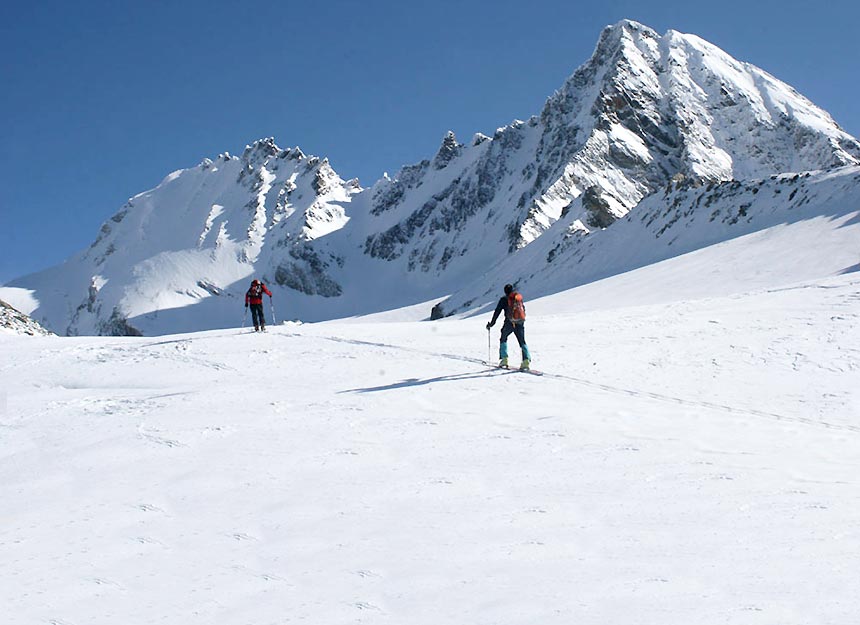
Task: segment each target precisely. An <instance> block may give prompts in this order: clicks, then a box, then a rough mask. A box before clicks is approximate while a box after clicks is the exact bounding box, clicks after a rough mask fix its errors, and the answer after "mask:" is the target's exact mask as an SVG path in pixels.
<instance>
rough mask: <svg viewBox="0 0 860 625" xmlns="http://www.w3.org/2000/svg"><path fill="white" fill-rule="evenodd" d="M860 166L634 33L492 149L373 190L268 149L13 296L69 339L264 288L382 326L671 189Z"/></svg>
mask: <svg viewBox="0 0 860 625" xmlns="http://www.w3.org/2000/svg"><path fill="white" fill-rule="evenodd" d="M858 162H860V143H858V142H857V140H855V139H854V138H853V137H851V136H849V135H847V134H846V133H844V132H843V131H842V130H841V129H840V128H839V127H838V126H837V125H836V123H835V122H834V121H833V120H832V119H831V118H830V116H829V115H828V114H827V113H826V112H824V111H822V110H821V109H819V108H817V107H816V106H815V105H813V104H812V103H811V102H809V101H808V100H807V99H805V98H804V97H803V96H801V95H800V94H798V93H797V92H796V91H795V90H794V89H792V88H791V87H789V86H788V85H785V84H784V83H781V82H780V81H778V80H777V79H775V78H773V77H772V76H770V75H769V74H767V73H766V72H764V71H762V70H760V69H758V68H756V67H754V66H752V65H749V64H747V63H742V62H739V61H737V60H735V59H733V58H731V57H730V56H729V55H727V54H726V53H725V52H723V51H721V50H720V49H719V48H717V47H715V46H713V45H711V44H709V43H707V42H705V41H703V40H701V39H699V38H698V37H695V36H693V35H685V34H681V33H678V32H674V31H669V32H668V33H666V34H665V35H659V34H658V33H656V32H655V31H653V30H651V29H650V28H647V27H646V26H643V25H641V24H638V23H636V22H631V21H622V22H619V23H618V24H616V25H614V26H610V27H607V28H606V29H605V30H604V31H603V32H602V34H601V35H600V39H599V41H598V44H597V47H596V49H595V51H594V54H593V55H592V57H591V58H590V59H589V60H588V61H587V62H586V63H585V64H584V65H582V66H581V67H580V68H579V69H578V70H576V72H575V73H574V74H573V75H572V76H571V77H570V78H569V79H568V80H567V81H566V82H565V83H564V85H562V87H561V88H560V89H559V90H558V91H557V92H556V93H555V94H553V95H552V96H551V97H550V98H548V99H547V101H546V104H545V106H544V108H543V110H542V111H541V112H540V114H538V115H535V116H533V117H531V118H529V119H528V120H526V121H515V122H514V123H512V124H510V125H509V126H506V127H504V128H500V129H498V130H497V131H496V132H495V133H493V135H492V136H486V135H483V134H480V133H479V134H476V135H475V136H474V137H473V138H472V139H471V140H468V141H465V142H460V141H459V140H458V139H457V138H456V137H455V136H454V135H453V133H448V134H447V135H446V136H445V137H444V138H443V139H442V142H441V145H440V147H439V149H438V151H437V153H436V154H435V155H434V156H432V157H431V158H428V159H427V160H425V161H422V162H420V163H417V164H414V165H408V166H405V167H403V168H402V169H401V170H400V171H399V172H398V173H397V174H396V175H395V176H394V177H392V178H389V177H387V176H386V177H384V178H383V179H381V180H379V181H378V182H376V183H375V184H374V185H373V186H372V187H371V188H369V189H366V190H362V189H361V188H360V186H359V185H358V182H357V181H354V180H353V181H344V180H343V179H341V178H340V176H339V175H338V174H337V173H336V172H334V170H333V169H332V168H331V166H330V165H329V163H328V161H327V160H326V159H319V158H317V157H309V156H306V155H304V154H303V153H302V152H301V150H299V149H298V148H294V149H287V150H283V149H281V148H279V147H278V146H277V145H276V144H275V143H274V141H273V140H272V139H264V140H261V141H257V142H255V143H254V144H253V145H251V146H248V148H247V149H246V150H245V152H244V153H243V154H242V156H241V157H238V158H237V157H232V156H229V155H222V156H220V157H218V158H217V159H215V160H213V161H210V160H208V159H207V160H205V161H204V162H203V163H201V164H200V165H198V166H197V167H195V168H192V169H188V170H183V171H180V172H176V173H174V174H171V175H170V176H168V177H167V178H166V179H165V181H164V182H162V184H161V185H159V186H158V187H157V188H156V189H153V190H152V191H149V192H146V193H143V194H140V195H138V196H136V197H134V198H132V199H131V200H130V201H129V202H128V204H127V205H126V206H125V207H123V208H122V210H120V211H119V212H118V213H117V214H116V215H114V216H113V217H112V218H111V219H109V220H108V221H107V222H106V223H105V225H104V226H103V227H102V230H101V232H100V234H99V236H98V238H97V240H96V241H95V243H94V244H93V245H92V247H91V248H90V249H89V250H86V251H85V252H82V253H81V254H79V255H78V256H76V257H74V258H72V259H70V260H69V261H68V262H67V263H66V264H65V265H63V266H62V267H60V268H56V269H53V270H48V271H46V272H42V273H41V274H37V275H35V276H28V277H26V278H24V279H21V280H19V281H16V282H15V283H13V284H17V285H19V286H26V287H28V288H32V289H35V290H36V291H37V297H38V299H39V301H40V303H41V306H40V308H39V309H38V310H37V311H36V313H35V314H36V316H37V317H38V318H39V319H44V320H46V322H47V323H49V324H50V326H51V327H52V328H54V329H55V330H57V331H58V332H60V333H64V334H75V333H115V332H118V333H133V332H137V331H141V332H144V333H153V332H167V331H177V330H179V329H199V328H201V327H218V326H219V325H224V324H228V325H229V324H233V323H234V320H233V318H232V317H230V316H229V315H228V314H227V313H226V312H223V311H222V309H223V310H227V308H228V307H232V306H235V305H236V302H237V301H240V300H241V295H242V293H243V292H244V288H245V281H246V280H247V279H248V278H249V277H250V276H251V275H255V276H257V277H262V278H264V279H265V280H266V281H267V282H269V283H270V284H271V285H273V286H275V287H276V288H279V289H280V295H281V296H283V298H287V299H288V300H289V301H290V305H291V313H292V316H294V317H301V318H304V319H310V320H314V319H325V318H331V317H334V316H339V315H343V314H359V313H366V312H374V311H376V310H381V309H384V308H385V307H395V306H403V305H407V304H411V303H415V302H418V301H426V300H427V299H430V298H434V297H437V296H439V295H442V294H445V293H451V292H453V291H456V290H458V289H460V288H462V287H463V285H464V284H466V283H468V282H469V280H471V279H473V278H474V277H475V276H481V275H483V274H484V273H485V272H486V271H488V270H489V269H491V268H493V267H497V266H499V265H500V264H502V265H504V264H505V263H507V262H508V261H509V260H510V259H511V258H512V257H514V256H516V255H517V254H519V253H520V252H522V251H523V250H524V249H526V248H528V247H530V246H531V245H533V244H534V243H535V242H536V241H538V240H542V241H543V243H542V245H541V248H542V250H543V253H542V254H540V256H539V257H540V258H541V260H540V261H539V262H540V265H539V266H537V267H535V268H534V270H535V271H536V272H538V273H539V272H540V271H541V268H542V267H548V266H549V263H554V270H555V268H557V266H558V263H559V262H567V261H563V259H564V258H567V256H566V254H565V253H564V250H566V249H567V248H568V247H570V245H572V243H571V240H572V239H575V238H577V237H585V236H587V235H589V234H590V233H593V232H596V231H601V230H602V229H605V228H609V227H611V226H612V225H613V223H614V222H616V221H617V220H619V219H622V218H624V217H625V216H626V215H628V213H630V212H631V211H633V210H636V209H637V206H638V205H639V204H640V203H641V202H642V201H643V200H644V199H645V198H648V197H650V196H653V195H654V194H655V193H659V192H662V191H663V190H664V189H666V188H667V187H668V186H669V185H675V186H678V185H682V186H683V185H686V186H687V187H689V188H697V187H699V186H702V185H709V184H715V183H719V182H725V181H732V180H753V179H764V178H767V177H769V176H771V175H774V174H780V173H783V172H798V171H808V170H822V169H830V168H835V167H840V166H844V165H853V164H857V163H858ZM547 237H548V238H547ZM642 245H648V243H647V242H645V241H643V242H642ZM553 250H555V251H553ZM476 296H477V295H476ZM471 299H472V298H471V297H469V298H461V299H460V300H458V301H459V302H460V303H458V304H457V306H456V308H457V309H460V308H462V305H463V302H464V301H471ZM443 308H444V307H443ZM182 309H188V310H185V311H184V312H180V311H181V310H182ZM191 309H194V310H197V311H198V314H193V313H191V312H190V310H191ZM448 310H449V312H450V310H451V308H450V307H449V308H448ZM219 311H221V312H219ZM231 314H232V313H231Z"/></svg>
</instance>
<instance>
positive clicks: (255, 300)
mask: <svg viewBox="0 0 860 625" xmlns="http://www.w3.org/2000/svg"><path fill="white" fill-rule="evenodd" d="M263 293H265V294H266V295H268V296H269V297H272V292H271V291H270V290H269V289H267V288H266V285H265V284H263V283H262V282H258V283H257V284H252V285H251V288H250V289H248V292H247V293H245V305H246V306H247V305H248V304H262V303H263Z"/></svg>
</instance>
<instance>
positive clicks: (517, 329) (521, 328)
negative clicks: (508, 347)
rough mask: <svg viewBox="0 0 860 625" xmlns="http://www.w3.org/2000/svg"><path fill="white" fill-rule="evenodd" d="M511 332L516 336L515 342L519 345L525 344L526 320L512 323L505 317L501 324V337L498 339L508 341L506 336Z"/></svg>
mask: <svg viewBox="0 0 860 625" xmlns="http://www.w3.org/2000/svg"><path fill="white" fill-rule="evenodd" d="M512 333H513V335H514V336H515V337H517V343H519V344H520V347H522V346H523V345H525V344H526V322H525V321H521V322H519V323H512V322H511V320H510V319H505V323H504V324H503V325H502V337H501V339H500V341H501V342H502V343H507V342H508V337H509V336H510V335H511V334H512Z"/></svg>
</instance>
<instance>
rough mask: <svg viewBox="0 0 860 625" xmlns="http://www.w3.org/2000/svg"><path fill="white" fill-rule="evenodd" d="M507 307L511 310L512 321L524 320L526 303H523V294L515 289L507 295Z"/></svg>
mask: <svg viewBox="0 0 860 625" xmlns="http://www.w3.org/2000/svg"><path fill="white" fill-rule="evenodd" d="M508 309H509V310H510V311H511V320H512V321H525V318H526V305H525V304H523V296H522V295H520V294H519V293H517V292H516V291H513V292H511V294H510V295H508Z"/></svg>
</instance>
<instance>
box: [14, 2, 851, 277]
mask: <svg viewBox="0 0 860 625" xmlns="http://www.w3.org/2000/svg"><path fill="white" fill-rule="evenodd" d="M858 4H860V3H856V2H854V1H852V2H848V1H842V0H839V1H834V2H828V3H823V2H820V3H809V2H771V1H768V0H764V1H757V2H749V1H744V2H740V1H736V0H727V1H722V2H716V1H714V2H707V3H705V2H698V3H697V2H693V1H685V2H681V1H677V2H676V1H666V2H647V1H642V0H639V1H636V2H634V1H622V0H619V1H613V0H604V1H601V2H589V3H580V2H573V1H567V2H565V1H549V0H531V1H530V2H511V1H508V0H492V1H483V0H481V1H474V2H471V1H469V0H458V1H451V0H435V1H434V2H432V3H423V2H422V3H409V2H403V1H400V2H391V1H387V0H386V1H378V2H377V1H373V0H365V1H363V2H358V1H356V2H346V1H343V0H327V1H326V2H323V3H316V2H308V1H307V0H302V1H292V0H290V1H281V2H277V1H275V2H260V3H237V2H222V1H220V0H208V1H206V2H202V1H196V0H195V1H187V2H166V1H162V0H150V1H148V2H137V1H136V2H127V1H125V0H114V1H89V0H81V1H80V2H68V1H62V2H56V1H53V0H51V1H39V0H34V2H31V3H27V2H4V3H2V7H0V85H2V90H0V283H2V282H5V281H8V280H11V279H12V278H15V277H18V276H21V275H23V274H26V273H29V272H32V271H37V270H40V269H44V268H46V267H49V266H51V265H54V264H57V263H60V262H62V261H63V260H64V259H65V258H67V257H68V256H70V255H71V254H73V253H75V252H77V251H79V250H81V249H83V248H85V247H87V246H88V245H89V244H90V243H91V242H92V241H93V240H94V239H95V237H96V235H97V233H98V229H99V227H100V225H101V223H102V222H103V221H104V220H105V219H107V218H108V217H109V216H110V215H112V214H113V213H115V212H116V211H117V210H118V209H119V208H120V207H121V205H122V204H123V203H124V202H125V201H126V199H128V198H129V197H131V196H132V195H135V194H137V193H140V192H142V191H145V190H147V189H150V188H152V187H154V186H156V185H157V184H158V183H159V182H160V181H161V180H162V178H164V176H165V175H167V174H168V173H170V172H171V171H174V170H176V169H180V168H184V167H191V166H194V165H196V164H197V163H199V162H200V161H201V160H202V159H203V158H204V157H214V156H217V155H218V154H219V153H221V152H230V153H240V152H241V150H242V149H243V148H244V146H245V145H246V144H247V143H250V142H251V141H253V140H255V139H258V138H261V137H268V136H273V137H275V140H276V142H277V143H278V144H279V145H281V146H282V147H287V146H296V145H298V146H300V147H301V148H302V150H304V151H305V152H306V153H309V154H316V155H319V156H328V157H329V159H330V161H331V163H332V165H333V166H334V168H335V169H336V170H337V171H338V173H339V174H340V175H341V176H343V177H344V178H352V177H358V178H360V180H361V182H362V184H364V185H370V184H371V183H373V182H374V181H375V180H376V179H378V178H379V177H380V176H381V175H382V174H383V172H385V171H388V172H390V173H394V172H396V171H397V169H399V167H400V166H401V165H404V164H408V163H414V162H417V161H420V160H421V159H423V158H430V157H432V155H433V154H434V153H435V151H436V149H437V148H438V145H439V143H440V142H441V139H442V136H443V135H444V133H445V132H446V131H447V130H449V129H450V130H453V131H454V132H455V133H456V134H457V136H458V137H459V138H460V139H461V140H465V139H467V138H469V137H471V136H472V134H474V133H475V132H484V133H487V134H491V133H492V132H493V131H494V130H495V129H496V128H497V127H499V126H504V125H506V124H508V123H510V122H511V121H512V120H513V119H516V118H520V119H525V118H527V117H529V116H530V115H533V114H537V113H538V112H540V109H541V106H542V105H543V103H544V100H545V99H546V98H547V97H548V96H549V95H550V94H552V92H553V91H554V90H555V89H557V88H558V87H560V86H561V84H562V83H563V81H564V80H565V78H567V77H568V76H569V75H570V74H572V73H573V71H574V70H575V69H576V68H577V67H578V66H579V65H581V64H582V63H584V62H585V61H586V60H587V59H588V57H589V56H590V55H591V52H592V51H593V49H594V45H595V43H596V42H597V37H598V35H599V33H600V30H601V28H603V26H605V25H607V24H612V23H615V22H617V21H619V20H621V19H623V18H630V19H635V20H638V21H640V22H642V23H644V24H647V25H648V26H651V27H652V28H655V29H656V30H658V31H659V32H661V33H663V32H665V31H666V30H668V29H675V30H680V31H682V32H689V33H695V34H697V35H699V36H701V37H703V38H704V39H707V40H709V41H710V42H712V43H714V44H716V45H717V46H719V47H721V48H723V49H724V50H726V51H727V52H728V53H729V54H731V55H733V56H735V57H736V58H738V59H740V60H743V61H748V62H750V63H753V64H755V65H758V66H759V67H762V68H763V69H765V70H767V71H769V72H770V73H772V74H774V75H775V76H776V77H777V78H780V79H781V80H784V81H785V82H788V83H789V84H791V85H792V86H794V87H795V88H797V89H798V90H799V91H800V92H801V93H803V94H804V95H806V96H807V97H809V98H810V99H811V100H812V101H813V102H815V103H816V104H818V105H819V106H821V107H823V108H824V109H825V110H827V111H829V112H830V113H831V115H833V117H834V118H835V119H836V121H837V122H838V123H839V124H840V125H841V126H842V127H843V128H844V129H845V130H846V131H847V132H849V133H851V134H853V135H855V136H860V111H858V108H860V107H858V106H857V102H858V101H860V93H858V91H860V85H858V80H857V77H858V75H860V74H858V71H860V70H858V62H860V53H858V48H857V33H856V29H857V24H858V22H860V8H858V7H857V5H858Z"/></svg>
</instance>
